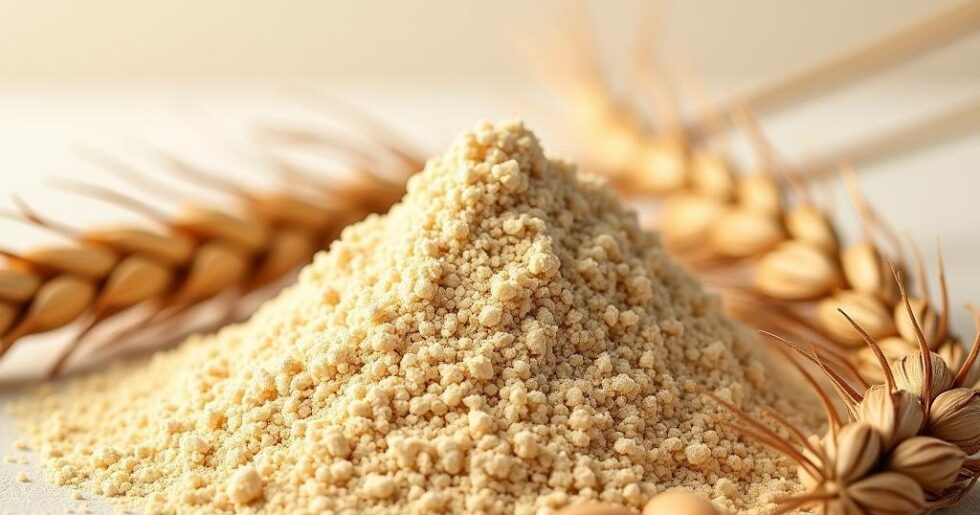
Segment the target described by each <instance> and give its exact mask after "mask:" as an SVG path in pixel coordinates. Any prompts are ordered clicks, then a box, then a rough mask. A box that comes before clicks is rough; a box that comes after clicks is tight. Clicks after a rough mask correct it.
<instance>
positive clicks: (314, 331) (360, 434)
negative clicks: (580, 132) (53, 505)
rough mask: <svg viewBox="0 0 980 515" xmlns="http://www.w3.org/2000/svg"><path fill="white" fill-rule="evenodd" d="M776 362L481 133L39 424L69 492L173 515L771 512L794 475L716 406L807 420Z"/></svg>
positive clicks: (602, 204)
mask: <svg viewBox="0 0 980 515" xmlns="http://www.w3.org/2000/svg"><path fill="white" fill-rule="evenodd" d="M752 346H753V339H752V336H751V335H749V334H748V333H746V332H745V331H743V330H738V329H736V328H735V327H734V326H733V325H732V324H730V323H729V322H727V321H726V320H725V319H724V318H723V316H722V314H721V312H720V309H719V301H718V299H717V298H716V297H715V296H713V295H709V294H706V293H705V292H703V291H702V289H701V288H700V286H699V285H698V284H697V282H696V281H694V280H693V279H692V278H690V277H689V276H688V275H687V274H686V273H685V272H684V271H683V270H682V269H681V268H680V267H679V266H678V265H676V264H674V263H672V262H671V261H670V259H668V256H666V255H665V253H664V249H663V247H662V246H661V243H660V241H659V239H658V238H657V237H656V236H655V235H653V234H650V233H647V232H644V231H642V230H641V229H640V228H639V227H638V225H637V222H636V218H635V216H634V215H633V214H632V213H631V212H629V211H627V210H626V209H624V208H623V207H622V206H621V204H620V202H619V200H618V199H617V197H616V195H615V194H614V193H613V192H612V191H611V190H610V189H608V188H607V187H606V186H604V185H602V184H601V183H600V182H598V181H596V180H594V179H590V178H587V177H584V176H581V175H578V174H577V173H576V172H575V170H574V169H573V167H572V166H571V165H569V164H568V163H566V162H564V161H560V160H549V159H547V158H545V156H544V155H543V153H542V150H541V148H540V146H539V144H538V141H537V140H536V138H535V137H534V135H533V134H532V133H530V132H529V131H527V130H526V129H525V128H524V127H523V126H522V125H521V124H520V123H509V124H503V125H499V126H492V125H489V124H481V125H479V126H478V127H477V128H476V129H475V130H474V131H472V132H468V133H465V134H464V135H463V136H461V137H460V138H459V139H458V141H457V142H456V143H455V145H454V146H453V147H452V148H451V149H450V150H449V152H448V153H447V154H446V155H445V156H444V157H442V158H438V159H432V160H431V161H429V163H428V164H427V165H426V167H425V170H424V171H422V172H421V173H419V174H417V175H416V176H415V177H413V178H412V180H411V181H410V183H409V188H408V194H407V196H406V197H405V199H404V200H403V201H402V202H401V203H400V204H399V205H397V206H395V207H394V208H392V210H391V212H390V213H389V214H388V215H386V216H376V217H372V218H370V219H368V220H366V221H364V222H362V223H359V224H357V225H354V226H351V227H349V228H347V229H346V230H345V231H344V233H343V236H342V238H341V240H340V241H338V242H337V243H335V244H334V245H333V247H332V248H331V249H330V251H329V252H325V253H322V254H320V255H318V256H317V258H316V260H315V262H314V263H313V264H312V265H310V266H309V267H308V268H307V269H306V270H305V271H304V272H303V273H302V275H301V278H300V280H299V282H298V284H296V285H295V286H293V287H291V288H290V289H288V290H287V291H285V292H284V293H282V294H281V295H280V296H279V297H278V298H277V299H275V300H273V301H271V302H269V303H267V304H266V305H265V306H264V307H263V308H261V309H260V310H259V312H258V313H256V314H255V315H254V316H253V318H252V319H251V320H250V321H248V322H246V323H244V324H241V325H236V326H232V327H226V328H224V329H223V330H221V331H220V332H219V333H217V334H215V335H213V336H208V337H194V338H191V339H190V340H188V341H187V342H185V343H184V344H183V345H181V346H180V347H179V348H177V349H176V350H173V351H170V352H165V353H160V354H157V355H155V356H153V357H152V358H150V359H149V360H147V361H146V362H145V363H138V364H133V363H129V364H125V365H121V366H119V367H117V368H115V369H113V370H110V371H107V372H101V373H96V374H93V375H91V376H88V377H84V378H81V379H78V380H75V381H73V382H71V383H70V384H68V385H66V386H65V387H64V388H63V389H59V390H58V392H57V393H56V392H47V393H43V394H39V395H37V396H35V397H33V398H31V399H29V400H26V401H23V402H22V403H21V404H20V405H19V406H17V407H15V410H16V411H17V412H18V413H19V414H20V416H21V418H22V419H23V420H25V423H26V424H27V425H28V426H29V429H30V431H29V433H30V434H32V435H33V438H34V440H35V441H34V444H35V445H37V448H38V449H39V450H40V452H41V454H42V455H43V457H44V462H45V466H46V470H47V475H48V478H49V479H50V480H51V481H53V482H55V483H57V484H60V485H67V486H71V487H73V488H80V489H86V490H92V491H95V492H97V493H101V494H104V495H107V496H122V497H123V498H128V499H130V501H131V502H133V503H135V504H136V505H137V506H138V507H139V508H141V509H143V510H146V511H148V512H181V513H188V512H200V513H226V512H233V511H245V512H252V511H255V512H267V513H334V512H336V513H430V512H456V513H460V512H469V513H519V514H525V513H550V512H551V511H552V510H554V509H557V508H559V507H561V506H565V505H568V504H571V503H575V502H580V501H582V500H587V499H603V500H606V501H611V502H616V503H622V504H625V505H628V506H631V507H633V508H639V507H640V506H642V503H644V502H645V501H646V500H647V499H648V498H649V497H650V496H651V495H653V494H654V493H656V492H658V491H663V490H665V489H667V488H671V487H677V486H683V487H687V488H689V489H692V490H695V491H696V492H698V493H699V494H702V495H704V496H706V497H708V498H711V499H714V500H715V502H716V504H718V505H719V506H720V507H723V508H725V509H728V510H734V511H754V510H755V509H757V508H762V507H764V506H766V505H767V504H768V503H769V501H770V500H771V499H772V498H773V497H775V496H778V495H782V494H786V493H789V492H792V491H794V490H795V489H796V488H797V485H796V483H795V480H794V479H788V478H795V472H794V469H793V468H792V467H791V466H790V465H789V464H788V463H786V462H784V461H782V460H780V459H779V458H777V457H775V455H773V454H771V453H769V452H767V451H765V450H763V449H761V448H760V447H758V446H755V445H752V444H749V443H746V442H744V441H743V440H741V439H739V438H736V437H734V436H733V435H732V434H731V433H730V432H728V431H726V430H723V429H721V428H719V427H715V425H714V423H713V420H714V417H716V416H718V415H719V414H721V413H722V411H721V410H719V408H718V407H717V406H716V405H714V404H713V403H712V402H711V401H710V400H706V399H705V398H704V396H703V395H702V393H701V391H702V390H707V391H711V392H714V393H716V394H717V395H719V396H721V397H723V398H726V399H729V400H731V401H733V402H734V403H736V404H739V405H747V406H748V405H753V404H765V405H769V406H774V407H776V408H779V409H782V410H784V411H789V410H788V409H787V399H786V397H785V395H786V394H785V393H777V392H780V391H783V392H785V390H786V388H784V387H781V386H779V385H778V383H776V382H773V381H774V380H773V379H772V378H769V377H767V375H771V374H768V370H770V369H768V368H767V367H766V366H764V363H763V362H762V361H760V360H759V359H757V358H756V357H754V356H753V354H752V352H751V347H752Z"/></svg>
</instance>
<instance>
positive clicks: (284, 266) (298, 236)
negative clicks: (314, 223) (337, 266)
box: [248, 227, 317, 289]
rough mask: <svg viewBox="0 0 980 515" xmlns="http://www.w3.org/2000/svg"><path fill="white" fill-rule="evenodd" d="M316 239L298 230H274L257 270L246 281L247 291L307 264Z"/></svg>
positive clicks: (306, 232)
mask: <svg viewBox="0 0 980 515" xmlns="http://www.w3.org/2000/svg"><path fill="white" fill-rule="evenodd" d="M316 247H317V243H316V239H315V236H314V234H313V233H311V232H309V231H307V230H305V229H299V228H292V227H284V228H282V229H278V230H276V232H275V233H274V234H273V235H272V237H271V238H269V246H268V249H266V251H265V255H264V256H263V259H262V262H261V263H259V267H258V269H256V270H254V271H253V273H252V275H251V276H250V277H249V280H248V287H249V289H255V288H258V287H261V286H264V285H266V284H269V283H270V282H272V281H275V280H276V279H279V278H280V277H282V276H283V275H284V274H286V273H287V272H289V271H290V270H293V269H295V268H297V267H299V266H300V265H302V264H304V263H307V262H309V260H310V257H311V256H312V255H313V253H314V252H316Z"/></svg>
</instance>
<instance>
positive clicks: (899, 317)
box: [894, 299, 942, 350]
mask: <svg viewBox="0 0 980 515" xmlns="http://www.w3.org/2000/svg"><path fill="white" fill-rule="evenodd" d="M909 305H911V306H912V313H913V315H915V321H916V322H918V323H919V328H920V329H922V334H923V336H925V337H926V341H927V342H929V348H931V349H933V350H935V349H936V348H937V347H938V346H939V344H940V343H942V342H938V341H936V340H938V339H939V338H938V337H939V315H937V314H936V311H935V310H934V309H932V307H930V306H929V303H928V302H926V301H925V300H923V299H909ZM894 316H895V328H896V329H897V330H898V334H899V335H900V336H902V338H905V339H906V340H909V341H912V342H914V341H916V336H915V327H914V326H913V325H912V319H911V318H909V314H908V310H907V309H905V304H904V303H898V304H896V305H895V315H894Z"/></svg>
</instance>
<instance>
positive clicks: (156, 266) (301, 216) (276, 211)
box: [0, 132, 421, 376]
mask: <svg viewBox="0 0 980 515" xmlns="http://www.w3.org/2000/svg"><path fill="white" fill-rule="evenodd" d="M277 134H278V133H277ZM298 134H306V133H303V132H293V133H290V134H289V136H290V138H288V139H286V140H285V141H284V142H286V143H291V144H302V145H305V146H311V145H317V146H321V147H330V148H331V149H333V150H337V149H338V148H339V149H340V150H343V151H345V152H348V153H352V154H356V155H357V156H360V157H359V162H360V165H361V166H360V167H359V168H357V169H355V170H354V171H355V172H356V173H353V174H352V175H351V176H350V178H349V179H348V180H346V181H333V182H329V183H328V182H325V181H323V180H321V179H317V178H315V177H313V176H310V175H306V174H302V173H301V172H300V171H299V170H296V169H294V168H288V167H286V165H285V163H282V162H280V163H279V169H278V172H279V173H280V174H281V175H283V176H284V178H285V179H287V180H288V181H290V182H291V183H293V184H295V183H297V182H299V183H300V184H302V185H303V186H304V187H306V188H307V189H309V190H311V191H315V192H316V193H317V195H316V197H315V198H313V199H308V198H306V197H304V196H300V195H297V194H293V193H290V192H288V191H286V190H283V191H273V192H251V191H246V190H244V189H241V188H240V187H238V186H236V185H234V184H232V183H230V182H229V181H226V180H223V179H221V178H219V176H217V175H214V174H211V173H210V172H206V171H204V170H202V169H200V168H198V167H196V166H194V165H193V164H191V163H189V162H187V161H185V160H182V159H179V158H178V157H177V156H175V155H172V154H167V153H161V154H159V156H158V157H160V158H162V159H163V161H164V162H166V163H167V164H168V165H169V166H170V168H171V169H172V170H173V171H174V173H175V175H178V176H180V177H183V178H184V179H186V180H188V181H191V182H194V183H195V184H198V185H201V186H204V187H208V188H211V189H217V190H220V191H223V192H225V193H229V194H231V195H233V196H234V198H235V199H236V200H237V204H238V205H237V209H235V210H231V209H229V210H221V209H216V208H213V207H209V206H206V205H196V204H188V205H186V206H184V207H183V209H182V210H181V212H180V213H179V214H178V215H177V216H173V217H171V216H167V215H166V214H164V213H161V212H158V211H156V210H154V209H152V208H150V207H149V206H147V205H146V204H144V203H142V202H141V201H140V200H139V199H136V198H133V197H129V196H126V195H124V194H121V193H119V192H116V191H114V190H111V189H109V188H105V187H101V186H92V185H87V184H84V183H78V182H69V183H67V186H66V187H67V188H68V189H71V190H73V191H76V192H79V193H82V194H84V195H87V196H89V197H91V198H95V199H99V200H102V201H107V202H111V203H114V204H117V205H120V206H123V207H126V208H129V209H132V210H136V211H138V212H139V213H140V214H142V215H144V216H147V217H149V218H151V219H152V221H153V222H154V223H155V224H157V225H158V226H160V227H161V228H162V230H154V229H150V228H146V227H141V226H119V227H107V228H101V229H91V230H80V229H75V228H71V227H69V226H67V225H66V224H62V223H58V222H55V221H51V220H48V219H46V218H44V217H42V216H41V215H39V214H38V213H36V212H35V211H33V210H32V209H31V208H30V207H29V206H27V205H26V204H25V203H23V202H22V201H19V202H18V208H19V210H18V211H17V212H14V213H4V215H5V216H6V217H7V218H13V219H15V220H20V221H23V222H26V223H30V224H32V225H33V226H35V227H39V228H43V229H45V230H48V231H51V232H54V233H56V234H58V235H59V236H61V237H63V238H66V239H68V240H69V241H70V243H69V244H65V245H55V246H48V247H42V248H36V249H28V250H25V251H19V252H15V251H11V250H2V251H0V253H2V254H3V255H4V256H5V257H6V265H5V267H3V268H0V356H2V355H3V354H4V353H6V352H7V351H8V350H9V349H10V348H11V347H12V346H13V345H14V344H15V343H16V342H18V341H20V340H21V339H22V338H24V337H26V336H30V335H34V334H38V333H42V332H46V331H51V330H54V329H57V328H60V327H63V326H65V325H68V324H70V323H72V322H76V321H81V328H80V329H79V331H78V333H77V334H76V335H75V337H74V338H73V340H72V341H71V342H70V343H69V344H68V345H67V346H66V347H65V349H64V350H63V351H62V353H61V354H60V356H59V357H58V358H57V359H56V360H55V362H54V364H53V365H52V367H51V369H50V375H52V376H53V375H57V374H58V373H60V372H61V371H62V370H63V369H64V367H65V365H66V364H67V361H68V359H69V357H70V356H71V355H72V354H73V353H74V352H75V351H76V350H77V349H78V348H79V346H80V345H81V344H82V343H83V342H84V341H86V336H88V335H89V334H90V333H91V332H92V331H93V330H94V329H95V328H97V327H98V326H100V325H101V324H102V323H103V322H105V321H107V320H109V319H111V318H113V317H115V316H117V315H120V314H121V313H123V312H127V311H131V310H133V309H134V308H136V307H142V308H144V313H143V316H142V317H141V318H139V319H138V320H137V321H136V322H135V323H133V324H131V326H130V327H129V328H128V329H127V330H124V331H123V332H121V333H117V334H116V335H115V336H114V337H113V338H112V339H111V340H108V341H109V343H113V342H118V341H122V340H124V339H125V338H124V336H128V335H129V334H131V333H132V332H134V331H137V330H140V331H142V330H146V329H147V328H148V327H153V326H159V325H161V324H167V323H170V322H173V321H175V320H177V319H178V318H179V317H180V316H181V315H183V314H185V313H188V312H189V311H191V310H193V309H194V308H196V307H198V306H200V305H201V304H202V303H204V302H205V301H208V300H210V299H214V298H216V297H218V296H225V297H226V300H227V301H228V308H227V309H229V310H230V309H231V307H232V306H234V301H235V300H238V299H242V298H244V297H245V296H247V295H249V294H252V293H254V292H258V291H261V290H263V289H264V288H266V287H267V286H269V285H272V284H273V283H276V282H277V281H279V280H280V279H282V278H283V277H285V276H287V275H288V274H289V273H290V272H291V271H293V270H295V269H297V268H298V267H299V266H301V265H303V264H305V263H307V262H308V261H309V260H310V258H311V257H312V255H313V254H314V253H315V252H316V251H318V250H320V249H323V248H325V247H326V246H328V245H329V243H330V242H331V241H332V240H333V239H334V238H336V237H337V236H338V235H339V233H340V231H341V230H342V229H343V227H345V226H346V225H348V224H349V223H351V222H354V221H356V220H358V219H360V218H362V217H363V216H365V215H367V214H369V213H375V212H383V211H385V210H387V208H388V207H390V205H391V204H393V203H394V202H396V201H397V199H399V198H400V197H401V196H402V194H403V189H404V183H405V180H406V179H407V176H408V174H410V173H411V172H413V171H414V170H416V169H418V167H420V166H421V159H419V158H418V157H415V156H414V155H413V154H412V153H411V151H410V150H408V149H407V146H399V147H397V149H396V144H395V143H392V142H386V143H378V144H376V145H371V146H363V145H362V146H361V147H357V146H354V145H353V144H352V143H351V142H338V141H336V140H333V139H329V138H327V137H326V136H325V135H324V133H322V132H321V133H319V138H318V139H310V138H305V139H302V138H298V136H297V135H298ZM279 135H280V136H281V135H282V134H279ZM307 136H308V134H307ZM384 154H394V155H395V156H396V157H397V159H396V161H397V164H395V165H394V166H389V169H388V170H386V171H387V172H388V176H389V177H386V176H383V175H380V174H378V173H377V171H378V170H379V169H380V168H379V167H380V166H381V165H378V164H376V163H372V162H371V161H372V160H373V159H374V157H375V156H378V155H384ZM90 159H92V160H96V161H98V162H99V163H100V164H102V165H103V166H105V167H107V168H110V169H115V171H117V172H121V174H120V175H123V176H125V177H128V178H129V179H130V180H134V181H136V182H137V183H139V182H140V181H139V179H138V177H139V176H138V174H137V173H136V172H135V170H132V169H129V168H126V167H125V165H122V164H121V163H120V162H118V161H116V160H112V159H110V158H107V157H106V156H102V155H97V156H95V157H92V156H90ZM370 166H374V167H375V168H374V170H372V169H371V168H370ZM142 186H145V187H147V188H149V189H152V188H154V187H158V186H157V185H154V184H146V183H142Z"/></svg>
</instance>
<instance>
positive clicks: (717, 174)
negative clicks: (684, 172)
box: [690, 152, 735, 200]
mask: <svg viewBox="0 0 980 515" xmlns="http://www.w3.org/2000/svg"><path fill="white" fill-rule="evenodd" d="M690 174H691V187H692V188H693V189H694V191H696V192H698V193H700V194H701V195H704V196H707V197H711V198H716V199H719V200H728V199H730V198H732V195H733V194H734V193H735V175H734V174H733V173H732V170H731V168H730V167H729V166H728V164H726V163H725V160H724V159H723V158H722V157H721V156H719V155H717V154H712V153H708V152H696V153H695V154H694V155H693V156H692V157H691V168H690Z"/></svg>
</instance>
